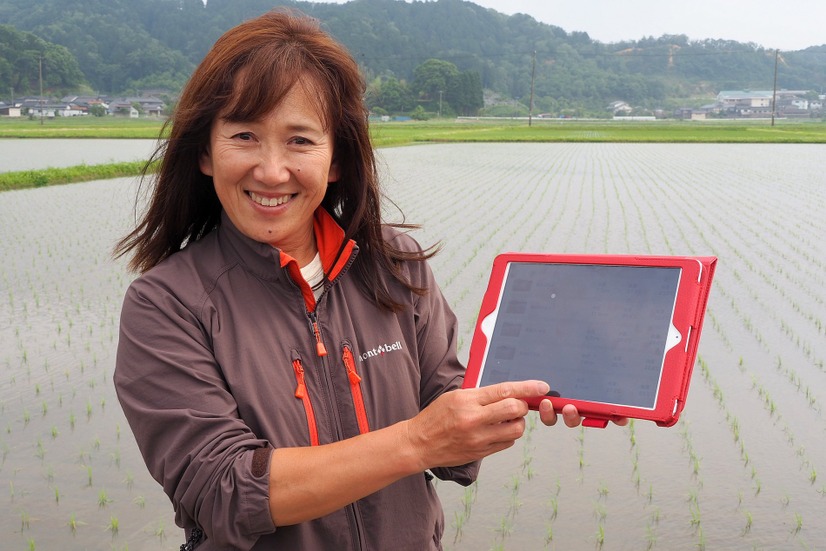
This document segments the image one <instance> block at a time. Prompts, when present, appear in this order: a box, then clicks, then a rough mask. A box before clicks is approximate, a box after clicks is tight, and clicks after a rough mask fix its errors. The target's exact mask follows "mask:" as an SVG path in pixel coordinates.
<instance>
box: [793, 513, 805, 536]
mask: <svg viewBox="0 0 826 551" xmlns="http://www.w3.org/2000/svg"><path fill="white" fill-rule="evenodd" d="M802 529H803V517H802V516H801V515H800V513H795V514H794V524H793V525H792V534H795V535H797V534H798V533H800V531H801V530H802Z"/></svg>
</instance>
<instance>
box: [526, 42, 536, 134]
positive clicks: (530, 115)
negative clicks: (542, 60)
mask: <svg viewBox="0 0 826 551" xmlns="http://www.w3.org/2000/svg"><path fill="white" fill-rule="evenodd" d="M535 80H536V50H534V51H533V62H532V63H531V104H530V105H529V106H528V126H530V125H531V120H532V119H533V83H534V81H535Z"/></svg>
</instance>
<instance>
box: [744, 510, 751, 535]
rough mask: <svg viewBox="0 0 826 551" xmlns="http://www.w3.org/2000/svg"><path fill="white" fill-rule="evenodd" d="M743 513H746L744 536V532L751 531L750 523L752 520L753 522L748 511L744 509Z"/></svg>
mask: <svg viewBox="0 0 826 551" xmlns="http://www.w3.org/2000/svg"><path fill="white" fill-rule="evenodd" d="M745 515H746V525H745V526H743V535H744V536H745V535H746V534H748V533H749V532H751V525H752V522H753V520H752V517H751V513H750V512H749V511H746V512H745Z"/></svg>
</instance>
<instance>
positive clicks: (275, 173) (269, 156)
mask: <svg viewBox="0 0 826 551" xmlns="http://www.w3.org/2000/svg"><path fill="white" fill-rule="evenodd" d="M253 176H254V177H255V179H256V180H258V181H259V182H261V183H263V184H268V185H276V184H280V183H283V182H286V181H287V180H289V179H290V169H289V160H288V156H287V155H286V154H285V152H284V151H282V150H279V148H275V147H268V148H264V149H262V150H261V155H260V157H259V159H258V163H257V164H256V166H255V169H254V171H253Z"/></svg>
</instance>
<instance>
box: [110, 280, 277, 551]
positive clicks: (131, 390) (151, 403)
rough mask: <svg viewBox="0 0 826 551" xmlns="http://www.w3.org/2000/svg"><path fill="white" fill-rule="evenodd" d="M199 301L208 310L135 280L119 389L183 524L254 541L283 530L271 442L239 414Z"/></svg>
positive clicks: (229, 543) (237, 541) (125, 315)
mask: <svg viewBox="0 0 826 551" xmlns="http://www.w3.org/2000/svg"><path fill="white" fill-rule="evenodd" d="M203 296H205V294H204V295H203ZM201 302H202V306H200V309H201V310H204V311H207V314H202V313H201V312H198V311H197V310H198V308H196V307H193V306H191V305H187V304H185V303H184V301H182V300H181V299H180V298H179V297H177V296H175V294H174V293H173V292H171V291H170V290H169V289H168V288H167V287H166V286H165V285H163V284H162V283H160V282H159V281H153V280H152V279H151V278H149V279H147V278H146V277H145V276H144V278H141V279H138V280H136V281H135V282H134V283H133V284H132V285H131V286H130V288H129V290H128V292H127V294H126V298H125V300H124V305H123V310H122V313H121V329H120V340H119V343H118V352H117V360H116V367H115V374H114V382H115V388H116V390H117V394H118V399H119V400H120V403H121V406H122V408H123V411H124V413H125V414H126V418H127V419H128V421H129V424H130V427H131V429H132V432H133V433H134V435H135V438H136V440H137V443H138V447H139V448H140V451H141V453H142V455H143V458H144V461H145V462H146V465H147V467H148V468H149V471H150V473H151V474H152V476H153V477H154V478H155V480H157V481H158V482H159V483H160V484H161V485H162V486H163V489H164V491H165V492H166V494H167V495H168V496H169V498H170V500H171V501H172V504H173V506H174V509H175V520H176V523H177V524H178V525H179V526H181V527H184V528H192V527H194V526H196V525H197V526H199V527H200V528H202V529H203V530H204V532H205V533H206V534H207V537H208V538H209V539H211V540H213V542H214V543H215V544H217V545H219V546H221V547H233V548H237V549H249V548H250V547H252V546H253V545H254V544H255V542H256V540H257V539H258V538H259V536H261V535H262V534H266V533H271V532H273V531H275V526H274V524H273V522H272V519H271V517H270V514H269V503H268V499H269V476H268V475H269V454H270V451H271V450H270V448H269V447H268V444H267V442H266V441H264V440H261V439H258V438H257V437H256V436H255V435H254V434H253V433H252V431H251V430H250V428H249V427H248V426H247V425H245V424H244V422H243V421H242V420H241V419H240V418H239V415H238V409H237V405H236V402H235V399H234V398H233V396H232V395H231V394H230V392H229V391H228V389H227V385H226V384H225V382H224V379H223V377H222V372H221V367H220V366H219V365H218V364H217V362H216V360H215V358H214V355H213V353H212V349H211V339H210V337H209V335H210V334H211V333H210V331H213V330H216V329H217V328H216V327H209V325H210V324H217V320H215V319H214V316H212V319H211V321H210V318H211V317H210V315H209V313H208V312H209V310H210V308H209V303H208V302H207V301H206V299H205V298H203V299H201ZM205 320H206V321H205Z"/></svg>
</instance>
